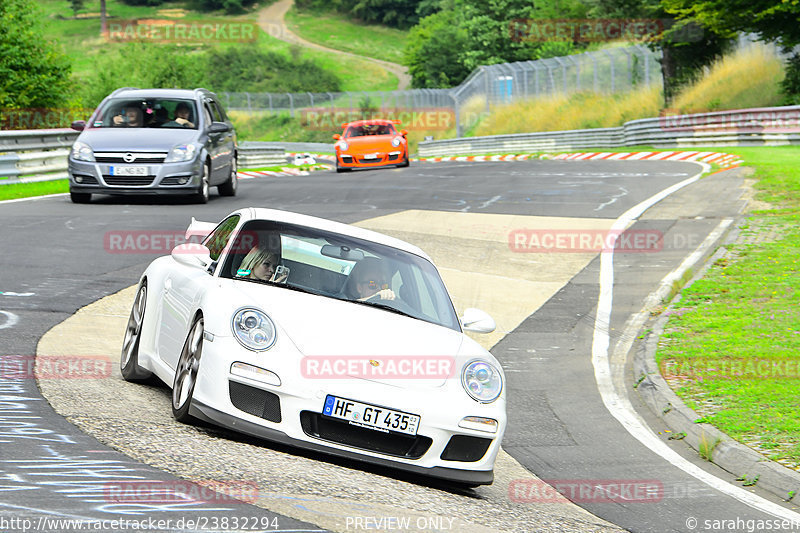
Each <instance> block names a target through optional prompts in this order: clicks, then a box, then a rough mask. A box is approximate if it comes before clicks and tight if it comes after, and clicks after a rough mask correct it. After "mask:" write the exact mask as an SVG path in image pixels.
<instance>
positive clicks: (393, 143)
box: [392, 137, 403, 146]
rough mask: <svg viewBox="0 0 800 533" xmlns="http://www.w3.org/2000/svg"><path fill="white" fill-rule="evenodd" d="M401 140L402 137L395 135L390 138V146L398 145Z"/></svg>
mask: <svg viewBox="0 0 800 533" xmlns="http://www.w3.org/2000/svg"><path fill="white" fill-rule="evenodd" d="M401 142H403V138H402V137H395V138H394V139H392V146H400V143H401Z"/></svg>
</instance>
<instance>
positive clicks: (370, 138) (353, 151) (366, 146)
mask: <svg viewBox="0 0 800 533" xmlns="http://www.w3.org/2000/svg"><path fill="white" fill-rule="evenodd" d="M396 124H400V122H399V121H397V120H381V119H373V120H356V121H355V122H350V123H348V124H342V128H344V132H343V133H342V134H341V135H339V134H338V133H337V134H336V135H334V136H333V138H334V139H336V144H335V145H334V148H335V149H336V172H349V171H350V169H351V168H371V167H384V166H389V165H396V166H398V167H407V166H408V141H407V140H406V135H408V132H407V131H406V130H400V131H397V129H396V128H395V125H396Z"/></svg>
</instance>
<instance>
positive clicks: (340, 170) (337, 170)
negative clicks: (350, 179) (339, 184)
mask: <svg viewBox="0 0 800 533" xmlns="http://www.w3.org/2000/svg"><path fill="white" fill-rule="evenodd" d="M350 170H351V169H349V168H345V167H340V166H339V165H336V172H340V173H341V172H350Z"/></svg>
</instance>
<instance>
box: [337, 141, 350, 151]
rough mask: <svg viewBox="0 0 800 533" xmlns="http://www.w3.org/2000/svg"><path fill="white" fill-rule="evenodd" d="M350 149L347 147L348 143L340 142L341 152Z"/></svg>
mask: <svg viewBox="0 0 800 533" xmlns="http://www.w3.org/2000/svg"><path fill="white" fill-rule="evenodd" d="M348 148H350V147H349V146H348V145H347V143H346V142H344V141H339V150H341V151H342V152H346V151H347V149H348Z"/></svg>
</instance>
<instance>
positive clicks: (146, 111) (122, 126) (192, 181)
mask: <svg viewBox="0 0 800 533" xmlns="http://www.w3.org/2000/svg"><path fill="white" fill-rule="evenodd" d="M72 128H73V129H75V130H78V131H80V132H81V134H80V135H79V136H78V139H77V140H76V141H75V144H73V145H72V152H71V153H70V155H69V193H70V197H71V199H72V201H73V202H75V203H87V202H89V201H91V198H92V194H93V193H102V194H112V195H145V194H159V195H161V194H168V195H185V196H191V197H192V198H193V199H194V200H195V201H196V202H199V203H206V202H207V201H208V197H209V190H210V188H211V187H214V186H216V187H217V189H218V190H219V194H220V195H222V196H233V195H235V194H236V184H237V178H236V170H237V164H236V159H237V144H236V132H235V130H234V128H233V124H231V122H230V120H229V119H228V117H227V116H226V115H225V111H224V110H223V109H222V106H221V105H220V103H219V100H218V98H217V97H216V95H215V94H214V93H212V92H210V91H207V90H206V89H194V90H184V89H133V88H124V89H117V90H116V91H114V92H113V93H111V94H110V95H109V96H107V97H106V98H105V99H104V100H103V101H102V102H101V103H100V105H99V106H98V108H97V109H96V110H95V111H94V113H92V116H91V117H90V118H89V121H88V122H84V121H77V122H73V123H72Z"/></svg>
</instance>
